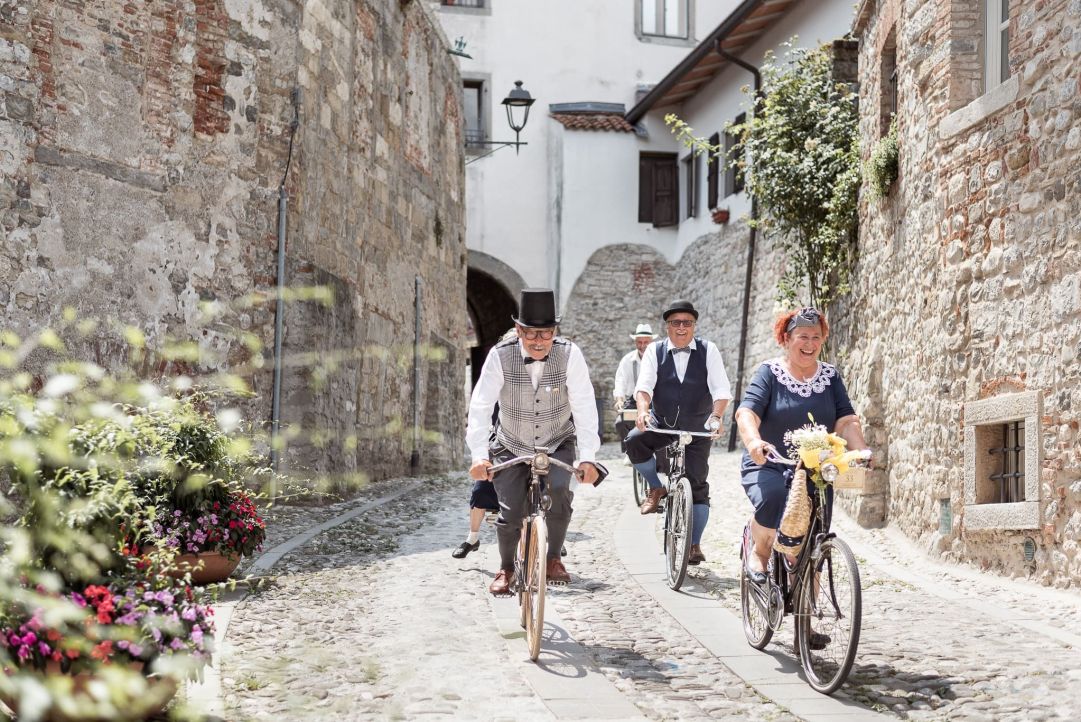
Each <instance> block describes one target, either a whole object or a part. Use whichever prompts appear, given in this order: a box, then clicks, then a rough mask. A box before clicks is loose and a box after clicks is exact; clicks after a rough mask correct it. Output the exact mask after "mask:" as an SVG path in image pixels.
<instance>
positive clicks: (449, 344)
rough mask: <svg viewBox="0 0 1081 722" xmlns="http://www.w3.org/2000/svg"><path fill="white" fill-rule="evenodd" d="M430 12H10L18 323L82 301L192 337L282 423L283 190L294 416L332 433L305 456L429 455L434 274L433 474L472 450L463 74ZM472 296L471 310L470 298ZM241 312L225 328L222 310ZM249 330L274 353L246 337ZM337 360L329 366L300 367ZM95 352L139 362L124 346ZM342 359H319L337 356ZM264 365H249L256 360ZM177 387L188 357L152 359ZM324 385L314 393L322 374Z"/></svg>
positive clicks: (73, 5)
mask: <svg viewBox="0 0 1081 722" xmlns="http://www.w3.org/2000/svg"><path fill="white" fill-rule="evenodd" d="M429 12H430V10H429V9H428V8H427V7H426V6H425V4H424V3H409V4H404V5H403V4H402V3H399V2H397V0H357V1H355V2H345V1H344V0H319V1H317V2H307V3H302V4H300V3H293V2H264V1H263V0H241V1H240V2H229V3H225V2H222V0H194V1H193V2H188V1H187V0H163V1H162V2H154V3H145V4H130V3H120V2H104V3H84V2H81V1H79V0H75V1H69V0H65V1H64V2H56V1H54V0H41V1H40V2H36V3H32V4H30V5H29V6H28V5H26V4H22V3H15V4H11V3H9V2H0V228H2V230H0V326H2V327H7V328H12V329H14V330H15V331H17V332H19V333H23V334H25V333H29V332H32V331H33V330H35V329H38V328H40V327H42V326H44V325H46V324H55V323H57V322H58V319H59V314H60V311H61V309H62V308H63V307H65V306H73V307H75V308H76V309H77V310H78V311H79V312H80V313H81V314H82V315H85V316H94V317H100V318H107V319H111V322H119V323H123V324H132V325H135V326H137V327H139V328H141V329H142V330H143V331H144V333H145V334H146V335H147V337H148V339H149V342H150V343H151V345H158V344H160V343H161V341H162V340H163V339H164V338H165V337H167V336H174V337H181V338H192V339H195V340H197V341H198V342H199V344H200V346H201V347H202V349H203V350H204V352H206V353H207V354H209V355H208V357H207V358H206V359H205V360H204V363H203V365H202V367H199V368H190V369H188V370H189V371H192V372H209V371H214V370H216V369H218V368H223V367H226V366H229V367H232V368H239V369H240V370H241V372H242V374H243V375H244V376H245V378H246V380H247V381H248V382H249V383H250V384H251V386H252V388H253V389H254V391H255V392H256V397H255V398H254V399H253V400H252V401H250V402H249V403H247V405H246V411H247V412H248V414H249V416H250V417H251V418H253V419H254V420H256V421H257V422H263V421H265V420H266V419H267V418H268V417H269V413H270V385H271V384H270V373H269V372H268V371H267V369H268V368H269V363H268V362H266V361H265V360H264V363H263V365H262V368H257V367H256V366H257V364H258V361H259V360H261V359H263V357H264V356H268V353H269V352H268V350H269V349H270V348H271V347H272V341H273V323H274V317H273V305H272V304H270V303H255V304H247V305H244V304H237V303H236V299H239V298H243V297H246V296H248V295H249V294H251V293H253V292H255V293H264V294H265V293H271V292H272V291H273V286H274V283H275V274H276V264H277V259H276V233H277V198H278V184H279V183H280V181H281V179H282V176H283V174H284V172H285V167H286V159H287V153H288V148H289V129H290V123H291V121H292V119H293V114H294V110H293V104H292V100H291V97H292V93H293V90H294V88H297V89H299V90H300V95H299V98H300V106H299V118H300V123H299V128H298V130H297V132H296V136H295V145H294V149H293V157H292V169H291V171H290V175H289V181H288V185H287V190H288V193H289V211H288V221H287V227H288V231H289V239H288V251H287V256H288V260H289V264H288V265H289V273H288V277H287V283H288V284H290V285H298V284H306V283H309V282H313V283H314V282H317V283H326V284H327V285H328V286H330V287H331V288H332V289H333V290H334V291H335V302H334V304H333V305H332V306H331V307H330V308H324V307H322V306H318V305H316V304H312V303H300V304H296V305H293V306H291V307H290V309H289V312H288V313H287V316H286V350H287V354H289V355H291V357H292V358H293V359H301V360H300V361H296V362H295V364H294V365H290V366H289V367H288V368H287V371H286V374H285V382H284V383H285V392H286V393H285V403H284V406H283V416H284V418H285V420H286V422H287V423H290V424H292V425H294V426H297V425H301V424H302V425H303V426H304V427H305V429H306V431H313V430H314V431H316V432H318V434H317V436H318V438H317V441H318V444H314V443H308V442H307V441H305V440H304V438H303V437H302V438H301V439H300V440H298V443H297V445H296V448H295V449H294V450H293V451H292V452H291V454H290V455H289V456H288V457H287V458H288V459H289V460H290V461H291V462H292V463H293V464H295V465H297V466H302V467H304V468H310V469H313V470H315V471H319V472H354V471H361V472H364V473H366V474H368V475H370V476H374V477H381V476H387V475H393V474H400V473H403V472H405V471H407V470H408V468H409V466H408V464H409V458H410V452H411V451H412V437H413V434H412V433H411V428H410V427H411V424H412V409H413V374H412V353H413V352H412V348H413V337H414V332H413V328H414V321H413V318H414V304H413V301H414V283H415V277H416V276H418V275H419V276H421V277H422V279H423V292H422V298H421V301H422V306H423V315H422V332H421V339H422V341H423V342H424V348H425V353H424V359H425V360H424V361H423V364H422V374H421V388H420V391H419V399H418V403H419V406H420V409H421V423H422V425H423V426H424V427H425V429H428V430H432V431H439V432H443V434H444V436H442V437H438V436H430V437H426V438H427V441H426V443H425V446H424V448H423V453H422V455H421V460H422V464H423V468H425V469H430V470H434V469H437V468H443V467H445V466H447V465H448V464H451V463H457V462H458V461H459V460H460V456H461V454H460V449H459V447H460V446H461V443H460V438H461V435H462V428H461V426H462V419H461V417H462V414H461V413H460V409H461V408H462V406H463V404H464V400H463V399H462V391H461V389H462V379H461V374H462V370H461V369H462V366H463V365H464V357H463V353H462V346H463V342H464V340H463V338H462V336H463V332H464V329H465V325H466V323H465V313H464V305H465V304H464V300H465V247H464V242H463V239H462V237H463V223H464V216H463V212H462V204H463V202H464V184H463V172H462V152H461V146H462V144H461V139H460V137H459V126H460V123H459V120H458V119H459V118H460V78H459V76H458V73H457V69H456V66H455V65H454V63H453V62H451V60H450V59H449V58H448V55H447V52H446V42H445V38H444V37H443V36H442V34H441V31H440V30H439V29H438V28H437V26H436V25H435V24H434V22H433V20H432V18H431V17H430V15H429ZM456 299H460V302H458V301H456ZM206 301H218V302H220V304H221V305H222V306H223V307H225V308H226V309H227V311H226V312H225V314H224V315H223V316H221V317H217V318H212V319H207V318H204V317H203V315H202V313H201V310H200V309H201V304H202V303H203V302H206ZM238 332H250V333H251V334H253V335H254V337H255V338H257V339H258V340H259V341H260V342H261V343H262V345H263V349H265V350H264V351H261V352H259V353H257V354H255V356H254V357H251V355H250V354H249V352H248V351H247V350H246V348H245V346H244V345H243V344H242V343H240V342H239V341H238V340H237V335H238ZM314 350H317V351H319V354H316V355H311V356H308V357H303V356H300V354H301V353H304V352H310V351H314ZM82 351H83V352H85V353H86V354H88V355H89V356H90V357H91V358H94V359H95V360H97V361H99V362H101V363H103V364H104V365H106V366H115V365H119V364H122V363H124V362H125V358H124V352H123V349H122V347H121V346H120V345H117V344H114V343H112V342H111V341H109V340H108V339H107V337H106V335H104V334H103V335H102V336H101V337H100V338H98V337H95V338H91V339H89V340H88V341H87V342H86V343H85V348H83V349H82ZM326 358H333V359H335V363H336V368H335V369H330V370H324V369H319V368H317V366H318V364H317V363H314V361H316V360H318V359H326ZM244 363H247V364H248V365H246V366H245V365H239V366H238V364H244ZM143 370H144V371H145V372H146V373H149V374H154V373H169V372H170V371H175V370H177V367H176V366H175V365H173V366H169V365H165V366H162V367H161V368H158V367H154V368H147V369H143ZM313 379H314V380H316V381H318V382H319V384H320V385H319V386H318V388H312V387H311V386H310V383H309V382H310V381H312V380H313Z"/></svg>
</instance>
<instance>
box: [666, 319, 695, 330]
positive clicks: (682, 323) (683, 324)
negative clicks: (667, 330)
mask: <svg viewBox="0 0 1081 722" xmlns="http://www.w3.org/2000/svg"><path fill="white" fill-rule="evenodd" d="M666 323H667V324H668V325H669V326H675V327H676V328H690V327H691V326H693V325H694V321H693V320H692V319H689V318H677V319H674V320H672V321H666Z"/></svg>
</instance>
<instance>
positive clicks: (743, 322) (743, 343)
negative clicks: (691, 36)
mask: <svg viewBox="0 0 1081 722" xmlns="http://www.w3.org/2000/svg"><path fill="white" fill-rule="evenodd" d="M717 54H718V55H720V56H721V57H722V58H724V59H725V60H727V61H729V62H730V63H732V64H734V65H738V66H739V67H741V68H743V69H744V70H746V71H747V72H749V73H750V74H751V75H752V76H753V77H754V112H753V113H752V114H751V115H752V117H754V115H755V114H756V113H757V112H758V104H759V102H761V100H762V73H760V72H759V70H758V68H756V67H755V66H753V65H751V64H750V63H748V62H745V61H744V60H743V59H741V58H737V57H736V56H735V55H732V54H731V53H729V52H728V51H727V50H725V49H724V48H722V47H721V40H720V39H718V40H717ZM751 163H752V165H753V164H754V158H752V159H751ZM748 193H749V191H748ZM757 220H758V198H756V197H755V196H754V195H753V194H751V233H750V238H749V239H748V240H747V269H746V272H745V274H744V276H743V312H742V314H741V315H740V322H739V361H737V365H736V394H735V400H736V404H739V400H740V397H741V396H742V395H743V377H744V373H743V366H744V364H745V363H746V360H747V323H748V318H749V317H750V314H751V280H752V279H753V277H754V248H755V243H756V242H757V241H758V228H756V225H757V224H756V223H755V221H757ZM736 432H737V427H736V414H735V412H734V411H733V413H732V427H731V429H730V430H729V433H728V450H729V451H735V450H736Z"/></svg>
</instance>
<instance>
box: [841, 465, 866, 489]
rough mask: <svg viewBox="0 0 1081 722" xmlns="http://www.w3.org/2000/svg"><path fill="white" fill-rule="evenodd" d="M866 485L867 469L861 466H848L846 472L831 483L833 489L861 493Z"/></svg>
mask: <svg viewBox="0 0 1081 722" xmlns="http://www.w3.org/2000/svg"><path fill="white" fill-rule="evenodd" d="M866 484H867V469H865V468H864V467H862V466H850V467H849V468H848V471H846V472H845V473H843V474H841V475H840V476H838V477H837V480H836V481H834V482H833V488H835V489H852V490H855V491H863V490H864V489H865V488H866Z"/></svg>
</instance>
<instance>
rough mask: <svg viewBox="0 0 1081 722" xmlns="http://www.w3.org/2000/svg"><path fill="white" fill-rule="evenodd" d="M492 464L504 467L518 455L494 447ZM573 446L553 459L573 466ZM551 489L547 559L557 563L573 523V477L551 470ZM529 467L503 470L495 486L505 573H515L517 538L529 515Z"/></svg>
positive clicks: (548, 481) (563, 448)
mask: <svg viewBox="0 0 1081 722" xmlns="http://www.w3.org/2000/svg"><path fill="white" fill-rule="evenodd" d="M491 452H492V463H493V464H501V463H503V462H504V461H509V460H510V459H513V458H514V457H515V456H517V454H515V453H514V452H512V451H508V450H507V449H504V448H503V447H502V446H494V447H492V449H491ZM574 452H575V448H574V442H572V441H569V442H567V443H565V444H563V445H562V446H560V447H559V448H558V449H556V450H555V451H554V452H552V453H551V456H552V458H555V459H559V460H560V461H562V462H564V463H566V464H570V463H571V462H573V461H574ZM545 479H546V481H545V483H546V484H547V487H548V496H550V497H552V508H551V509H549V510H548V513H547V514H546V515H545V519H546V521H547V524H548V558H549V559H552V558H555V559H558V558H559V551H560V549H561V548H562V547H563V540H564V539H565V538H566V536H567V527H568V526H570V523H571V513H572V511H573V510H572V509H571V501H572V500H573V499H574V492H573V491H571V489H570V481H571V475H570V474H569V473H568V472H567V471H566V470H564V469H560V468H557V467H556V466H554V465H553V466H552V467H551V470H550V471H549V472H548V476H547V477H545ZM529 481H530V476H529V466H528V465H527V464H517V465H515V466H512V467H510V468H509V469H504V470H503V471H500V472H499V473H497V474H496V475H495V477H494V478H493V479H492V483H493V484H495V491H496V494H498V495H499V508H500V516H501V517H502V521H501V522H496V536H497V537H498V539H499V565H500V567H501V568H503V569H506V570H508V571H509V570H511V569H514V549H515V547H516V546H517V545H518V538H519V537H520V536H521V532H522V520H523V519H525V517H526V515H527V514H528V513H529V496H528V490H529Z"/></svg>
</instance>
